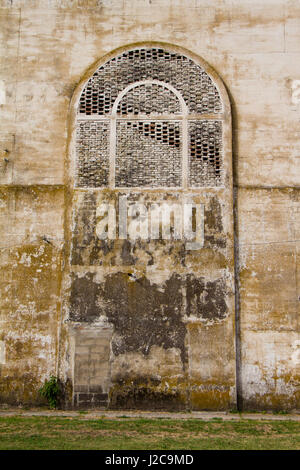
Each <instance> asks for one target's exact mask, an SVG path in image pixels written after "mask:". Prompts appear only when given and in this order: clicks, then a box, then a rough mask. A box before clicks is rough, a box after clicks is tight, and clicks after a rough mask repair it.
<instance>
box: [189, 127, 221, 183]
mask: <svg viewBox="0 0 300 470" xmlns="http://www.w3.org/2000/svg"><path fill="white" fill-rule="evenodd" d="M188 127H189V185H190V186H194V187H202V186H220V185H221V184H222V161H221V153H222V123H221V122H220V121H189V125H188Z"/></svg>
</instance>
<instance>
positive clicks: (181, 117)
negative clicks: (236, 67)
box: [75, 47, 224, 189]
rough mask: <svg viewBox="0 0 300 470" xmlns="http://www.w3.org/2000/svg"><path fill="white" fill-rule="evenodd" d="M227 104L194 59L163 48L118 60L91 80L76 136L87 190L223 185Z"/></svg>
mask: <svg viewBox="0 0 300 470" xmlns="http://www.w3.org/2000/svg"><path fill="white" fill-rule="evenodd" d="M223 120H224V113H223V106H222V101H221V98H220V93H219V91H218V89H217V86H216V84H215V83H214V82H213V80H212V78H211V77H210V76H209V75H208V74H207V72H206V71H205V70H204V69H203V68H202V67H201V66H200V65H198V64H197V63H195V62H194V61H193V60H191V59H190V58H188V57H186V56H184V55H182V54H179V53H175V52H170V51H167V50H165V49H160V48H156V47H149V48H148V47H139V48H136V49H134V50H129V51H126V52H124V53H123V54H120V55H118V56H117V57H114V58H112V59H110V60H108V61H107V62H106V63H104V64H103V65H102V66H100V67H99V68H98V69H97V70H96V72H95V73H94V74H93V76H92V77H91V78H90V79H89V80H88V82H87V83H86V85H85V87H84V89H83V91H82V94H81V97H80V102H79V107H78V113H77V126H76V129H77V132H76V154H77V166H76V167H77V170H76V183H75V184H76V186H77V187H79V188H97V187H99V188H104V187H109V188H169V189H170V188H199V187H218V186H222V185H223V182H224V177H223V176H224V175H223V129H222V121H223Z"/></svg>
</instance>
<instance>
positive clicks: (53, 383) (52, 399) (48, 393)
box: [39, 375, 60, 409]
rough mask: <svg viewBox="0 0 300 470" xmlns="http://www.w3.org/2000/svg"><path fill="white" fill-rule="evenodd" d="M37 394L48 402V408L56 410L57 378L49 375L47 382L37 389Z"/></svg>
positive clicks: (58, 392) (57, 396) (58, 388)
mask: <svg viewBox="0 0 300 470" xmlns="http://www.w3.org/2000/svg"><path fill="white" fill-rule="evenodd" d="M39 393H40V395H41V396H42V397H44V398H46V399H47V400H48V404H49V407H50V408H52V409H53V408H56V406H57V402H58V398H59V394H60V387H59V380H58V379H57V377H54V375H51V377H50V379H49V380H45V383H44V385H43V386H42V387H41V388H40V389H39Z"/></svg>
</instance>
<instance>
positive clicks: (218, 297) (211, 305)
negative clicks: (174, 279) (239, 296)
mask: <svg viewBox="0 0 300 470" xmlns="http://www.w3.org/2000/svg"><path fill="white" fill-rule="evenodd" d="M225 298H226V285H225V282H224V280H223V279H217V280H216V281H207V282H205V280H204V279H201V278H195V276H194V275H192V274H191V275H188V276H187V279H186V302H187V307H186V314H187V315H188V316H191V315H193V316H196V317H198V318H202V319H204V320H222V319H223V318H225V316H226V314H227V311H228V308H227V305H226V301H225Z"/></svg>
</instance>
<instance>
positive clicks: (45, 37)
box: [0, 0, 300, 408]
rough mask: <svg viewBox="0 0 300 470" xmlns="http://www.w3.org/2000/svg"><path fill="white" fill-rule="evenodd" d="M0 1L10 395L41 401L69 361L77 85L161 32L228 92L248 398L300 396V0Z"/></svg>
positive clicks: (1, 367) (265, 403)
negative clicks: (71, 145) (68, 268)
mask: <svg viewBox="0 0 300 470" xmlns="http://www.w3.org/2000/svg"><path fill="white" fill-rule="evenodd" d="M0 5H1V9H0V21H1V27H0V34H1V67H0V70H1V72H0V73H1V77H0V80H2V82H1V83H0V84H1V87H2V89H4V90H5V95H6V99H5V102H4V99H3V96H2V95H3V93H2V95H1V97H2V102H3V104H1V105H0V113H1V122H0V127H1V129H0V158H1V160H0V184H1V202H0V209H1V219H0V220H1V241H0V243H1V264H2V270H1V309H0V321H1V329H0V335H1V337H0V340H2V341H3V344H5V348H2V349H1V350H2V351H4V352H2V354H1V356H0V358H1V361H2V364H0V373H1V380H0V392H1V401H2V402H4V403H5V402H14V403H16V402H30V401H31V402H36V401H37V400H38V399H39V398H38V393H37V389H38V388H39V386H40V385H41V384H42V382H43V380H44V379H45V378H46V377H48V376H49V375H50V374H51V373H54V374H57V373H58V371H59V373H60V376H61V378H62V380H66V379H67V378H68V377H69V375H70V374H69V372H70V369H71V367H72V365H71V360H70V357H69V354H71V353H70V350H69V349H68V346H67V344H68V338H67V337H66V335H67V332H66V331H67V330H66V328H65V327H64V324H63V322H62V320H63V319H64V318H65V317H64V316H63V314H62V313H61V300H62V295H61V289H62V286H61V273H62V270H63V266H62V263H63V260H64V254H65V251H64V249H65V245H64V238H65V231H64V229H65V228H66V224H68V223H69V221H68V220H67V218H68V216H67V214H66V211H67V208H68V204H69V192H68V188H67V186H66V173H65V171H64V165H65V162H66V157H67V150H68V111H69V106H70V100H71V98H72V95H73V92H74V90H75V89H76V86H77V84H78V83H79V82H80V80H81V79H82V77H83V76H84V74H85V73H86V71H87V69H88V68H89V67H90V66H91V65H92V64H93V63H94V62H96V61H97V60H99V58H101V57H102V56H104V55H105V54H107V53H108V52H110V51H111V50H113V49H115V48H117V47H121V46H124V45H126V44H130V43H135V42H139V41H163V42H168V43H172V44H174V45H178V46H182V47H185V48H187V49H188V50H190V51H191V52H193V53H195V54H197V55H199V56H200V57H202V58H203V59H205V60H206V61H207V62H208V63H209V64H210V65H211V66H212V67H213V68H214V69H215V71H216V72H217V74H218V75H219V76H220V77H221V78H222V79H223V81H224V83H225V85H226V87H227V90H228V93H229V95H230V99H231V105H232V115H233V160H234V162H233V169H234V187H235V229H236V247H235V261H236V274H237V276H236V278H237V281H238V291H237V293H236V297H237V320H238V321H237V332H238V334H237V358H238V369H237V383H238V391H239V400H240V401H241V400H242V401H243V403H244V406H245V407H248V408H272V407H273V408H276V407H281V408H296V407H298V408H299V371H300V358H299V354H300V353H299V344H300V343H299V341H300V336H299V296H300V292H299V246H300V245H299V239H300V237H299V234H300V222H299V220H300V218H299V211H300V205H299V174H300V172H299V156H300V138H299V137H300V130H299V117H300V98H299V94H297V87H298V84H297V82H296V80H300V65H299V64H300V46H299V44H300V6H299V2H297V1H288V0H287V1H285V0H278V1H277V0H268V1H267V2H260V1H250V0H249V1H235V0H231V1H227V0H225V1H216V0H213V1H203V0H181V1H180V0H168V1H167V0H147V1H146V0H128V1H127V0H111V1H108V0H103V1H102V0H98V1H96V0H90V1H89V0H86V1H79V0H74V1H71V0H63V1H58V0H57V1H56V0H49V1H47V0H40V1H30V0H26V1H17V0H16V1H14V0H7V1H4V0H2V1H1V2H0ZM58 352H59V354H58ZM195 354H196V349H195Z"/></svg>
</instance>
